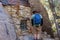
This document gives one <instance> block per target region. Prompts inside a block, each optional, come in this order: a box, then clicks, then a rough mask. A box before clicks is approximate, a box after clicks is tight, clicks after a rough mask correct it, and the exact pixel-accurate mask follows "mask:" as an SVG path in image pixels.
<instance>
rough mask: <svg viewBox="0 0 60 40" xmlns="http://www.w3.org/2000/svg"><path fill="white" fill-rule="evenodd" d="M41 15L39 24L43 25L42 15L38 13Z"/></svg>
mask: <svg viewBox="0 0 60 40" xmlns="http://www.w3.org/2000/svg"><path fill="white" fill-rule="evenodd" d="M40 16H41V26H42V25H43V17H42V15H40Z"/></svg>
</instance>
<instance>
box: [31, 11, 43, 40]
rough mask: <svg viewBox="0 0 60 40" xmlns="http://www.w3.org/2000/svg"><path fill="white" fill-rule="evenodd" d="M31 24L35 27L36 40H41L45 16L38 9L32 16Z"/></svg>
mask: <svg viewBox="0 0 60 40" xmlns="http://www.w3.org/2000/svg"><path fill="white" fill-rule="evenodd" d="M31 24H32V26H33V29H34V37H35V40H40V39H41V28H42V25H43V18H42V15H41V14H40V13H39V12H38V11H33V15H32V17H31ZM39 36H40V37H39Z"/></svg>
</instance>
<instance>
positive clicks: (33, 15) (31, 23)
mask: <svg viewBox="0 0 60 40" xmlns="http://www.w3.org/2000/svg"><path fill="white" fill-rule="evenodd" d="M33 17H34V15H32V17H31V24H32V26H33Z"/></svg>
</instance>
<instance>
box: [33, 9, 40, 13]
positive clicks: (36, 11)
mask: <svg viewBox="0 0 60 40" xmlns="http://www.w3.org/2000/svg"><path fill="white" fill-rule="evenodd" d="M32 13H33V14H35V13H40V11H38V10H36V11H33V12H32Z"/></svg>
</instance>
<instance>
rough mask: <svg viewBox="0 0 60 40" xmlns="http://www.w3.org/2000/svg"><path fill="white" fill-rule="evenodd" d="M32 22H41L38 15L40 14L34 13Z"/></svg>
mask: <svg viewBox="0 0 60 40" xmlns="http://www.w3.org/2000/svg"><path fill="white" fill-rule="evenodd" d="M33 23H34V24H41V16H40V14H35V16H34V17H33Z"/></svg>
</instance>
